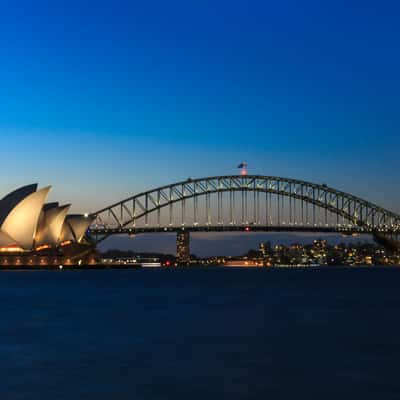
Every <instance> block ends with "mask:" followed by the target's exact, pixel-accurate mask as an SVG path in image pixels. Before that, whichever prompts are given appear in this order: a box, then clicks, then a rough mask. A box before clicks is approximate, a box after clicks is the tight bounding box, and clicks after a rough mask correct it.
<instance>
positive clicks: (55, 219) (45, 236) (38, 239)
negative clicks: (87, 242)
mask: <svg viewBox="0 0 400 400" xmlns="http://www.w3.org/2000/svg"><path fill="white" fill-rule="evenodd" d="M37 187H38V185H36V184H34V185H28V186H24V187H22V188H20V189H17V190H15V191H14V192H12V193H10V194H8V195H7V196H6V197H4V198H3V199H2V200H0V250H2V249H7V248H19V249H21V250H26V251H30V250H35V249H36V248H38V247H40V246H51V247H55V246H58V245H59V244H61V243H63V242H65V241H68V242H76V243H81V242H82V240H83V238H84V236H85V233H86V231H87V229H88V228H89V226H90V224H91V222H92V219H91V218H90V217H85V216H83V215H71V216H68V211H69V209H70V205H65V206H60V205H59V204H58V203H48V204H46V199H47V196H48V194H49V192H50V189H51V187H50V186H49V187H45V188H43V189H40V190H37Z"/></svg>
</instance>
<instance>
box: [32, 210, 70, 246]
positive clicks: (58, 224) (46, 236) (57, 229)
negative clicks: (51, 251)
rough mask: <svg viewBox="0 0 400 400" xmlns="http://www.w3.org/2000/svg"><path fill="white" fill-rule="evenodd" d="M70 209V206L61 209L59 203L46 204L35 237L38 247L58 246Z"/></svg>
mask: <svg viewBox="0 0 400 400" xmlns="http://www.w3.org/2000/svg"><path fill="white" fill-rule="evenodd" d="M70 207H71V206H70V205H66V206H62V207H59V206H58V203H50V204H46V205H45V206H44V207H43V211H42V213H41V216H40V219H39V224H38V229H37V233H36V237H35V245H36V246H41V245H53V246H54V245H57V244H58V241H59V239H60V236H61V232H62V228H63V225H64V221H65V217H66V216H67V213H68V211H69V209H70Z"/></svg>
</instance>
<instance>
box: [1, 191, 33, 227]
mask: <svg viewBox="0 0 400 400" xmlns="http://www.w3.org/2000/svg"><path fill="white" fill-rule="evenodd" d="M37 186H38V185H37V184H36V183H34V184H33V185H27V186H23V187H21V188H19V189H17V190H14V191H13V192H11V193H9V194H8V195H7V196H5V197H4V198H3V199H2V200H0V226H1V225H2V224H3V222H4V221H5V219H6V218H7V216H8V214H10V212H11V211H12V210H13V209H14V208H15V207H16V206H17V205H18V203H20V202H21V201H22V200H23V199H25V197H27V196H29V195H30V194H32V193H35V192H36V190H37Z"/></svg>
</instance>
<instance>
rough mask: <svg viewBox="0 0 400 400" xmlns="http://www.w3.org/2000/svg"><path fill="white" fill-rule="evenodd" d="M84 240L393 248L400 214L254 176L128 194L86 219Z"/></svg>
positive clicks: (322, 188)
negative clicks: (215, 235)
mask: <svg viewBox="0 0 400 400" xmlns="http://www.w3.org/2000/svg"><path fill="white" fill-rule="evenodd" d="M91 216H92V218H93V221H94V222H93V223H92V225H91V227H90V229H89V232H88V234H89V237H90V238H91V240H92V241H93V242H94V243H96V244H98V243H100V242H101V241H103V240H105V239H106V238H107V237H109V236H111V235H116V234H128V235H137V234H144V233H151V232H176V233H177V234H178V240H179V238H182V235H186V236H188V235H189V234H190V232H199V231H203V232H204V231H205V232H224V231H242V232H250V231H251V232H282V231H285V232H323V233H340V234H344V235H352V234H371V235H373V236H374V238H375V240H376V241H378V242H379V243H381V244H383V245H385V246H386V247H389V248H393V249H400V215H398V214H395V213H393V212H391V211H388V210H386V209H385V208H383V207H380V206H378V205H376V204H373V203H371V202H369V201H366V200H363V199H361V198H359V197H357V196H354V195H352V194H349V193H345V192H342V191H340V190H336V189H333V188H330V187H328V186H327V185H325V184H315V183H311V182H306V181H301V180H296V179H287V178H279V177H272V176H260V175H246V176H242V175H231V176H216V177H209V178H201V179H190V178H189V179H188V180H186V181H182V182H178V183H174V184H170V185H166V186H163V187H159V188H156V189H152V190H149V191H146V192H143V193H139V194H136V195H134V196H132V197H130V198H128V199H125V200H122V201H120V202H118V203H115V204H113V205H111V206H108V207H106V208H104V209H102V210H99V211H97V212H95V213H93V214H92V215H91Z"/></svg>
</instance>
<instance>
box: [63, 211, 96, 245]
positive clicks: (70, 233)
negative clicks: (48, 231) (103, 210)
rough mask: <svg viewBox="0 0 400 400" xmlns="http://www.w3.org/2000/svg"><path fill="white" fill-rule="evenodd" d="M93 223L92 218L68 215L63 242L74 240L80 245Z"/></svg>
mask: <svg viewBox="0 0 400 400" xmlns="http://www.w3.org/2000/svg"><path fill="white" fill-rule="evenodd" d="M92 222H93V218H91V217H87V216H84V215H68V216H67V218H66V219H65V223H64V227H63V230H62V234H61V241H63V242H64V241H68V240H72V241H74V242H77V243H80V242H81V241H82V239H83V238H84V236H85V234H86V231H87V230H88V228H89V226H90V224H91V223H92Z"/></svg>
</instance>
